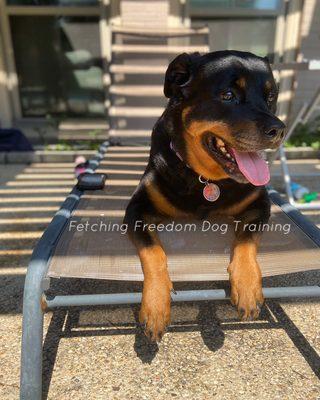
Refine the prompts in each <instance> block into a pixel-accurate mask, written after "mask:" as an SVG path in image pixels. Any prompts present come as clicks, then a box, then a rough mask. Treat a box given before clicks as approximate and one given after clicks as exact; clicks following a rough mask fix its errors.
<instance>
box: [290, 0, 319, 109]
mask: <svg viewBox="0 0 320 400" xmlns="http://www.w3.org/2000/svg"><path fill="white" fill-rule="evenodd" d="M300 57H301V58H306V59H318V60H319V59H320V1H318V0H305V1H304V7H303V14H302V23H301V47H300ZM296 83H297V89H296V93H295V98H294V101H293V104H292V112H291V116H292V115H295V114H296V112H297V110H298V109H299V108H300V107H301V105H302V104H303V102H305V101H309V100H310V99H311V98H312V96H313V95H314V93H315V91H316V90H317V88H319V87H320V71H312V72H310V71H306V72H298V73H297V80H296ZM318 113H319V111H318Z"/></svg>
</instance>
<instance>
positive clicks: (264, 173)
mask: <svg viewBox="0 0 320 400" xmlns="http://www.w3.org/2000/svg"><path fill="white" fill-rule="evenodd" d="M204 145H205V148H206V150H207V152H208V153H209V155H210V156H211V157H212V158H213V159H214V160H215V161H216V162H218V163H219V165H220V166H221V167H222V168H223V169H224V171H225V172H226V173H227V174H228V175H229V176H230V177H231V178H232V179H234V180H236V181H237V182H239V183H248V182H250V183H252V184H253V185H255V186H263V185H266V184H267V183H268V182H269V180H270V172H269V167H268V164H267V163H266V162H265V160H264V158H263V152H261V151H250V152H245V151H239V150H236V149H235V148H233V147H231V146H230V145H228V144H227V143H226V142H225V141H223V140H222V139H221V138H219V137H218V136H216V135H213V134H211V133H210V134H208V135H206V136H205V138H204Z"/></svg>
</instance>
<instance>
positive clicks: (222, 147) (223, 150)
mask: <svg viewBox="0 0 320 400" xmlns="http://www.w3.org/2000/svg"><path fill="white" fill-rule="evenodd" d="M219 149H220V151H222V153H226V152H227V150H226V148H225V147H224V146H221V147H220V148H219Z"/></svg>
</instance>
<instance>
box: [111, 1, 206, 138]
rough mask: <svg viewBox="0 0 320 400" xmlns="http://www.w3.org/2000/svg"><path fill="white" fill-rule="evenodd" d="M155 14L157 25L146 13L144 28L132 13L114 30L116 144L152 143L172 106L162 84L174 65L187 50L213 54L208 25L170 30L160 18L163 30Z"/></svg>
mask: <svg viewBox="0 0 320 400" xmlns="http://www.w3.org/2000/svg"><path fill="white" fill-rule="evenodd" d="M138 3H141V4H142V3H143V2H142V1H140V2H137V3H135V4H136V5H137V4H138ZM159 3H160V2H159ZM130 10H131V9H130ZM123 12H125V11H123ZM152 12H153V17H152V18H154V27H152V21H151V22H150V18H151V17H150V16H147V15H146V14H145V15H144V16H143V17H141V16H140V17H139V18H140V24H139V21H137V18H135V19H134V20H133V19H131V20H130V15H131V14H130V15H126V16H123V15H122V21H125V23H126V25H114V26H112V47H111V49H112V56H111V63H110V66H109V73H110V86H109V88H108V89H109V96H110V107H109V109H108V117H109V121H110V130H109V136H110V138H112V140H113V141H114V142H116V143H121V144H126V145H127V144H130V145H139V144H149V143H150V137H151V132H152V128H153V125H154V124H155V122H156V120H157V119H158V118H159V117H160V116H161V114H162V112H163V109H164V107H165V105H166V102H167V99H166V98H165V96H164V94H163V83H164V74H165V71H166V69H167V66H168V64H169V62H170V61H171V60H172V59H173V58H175V57H176V56H177V55H178V54H180V53H183V52H196V51H199V52H207V51H208V50H209V49H208V44H207V43H208V28H207V27H200V28H194V29H193V28H189V27H185V26H183V25H181V26H179V27H173V28H171V27H168V26H167V25H166V24H167V20H168V18H164V17H163V16H162V17H159V19H160V20H161V21H164V22H163V26H159V25H161V24H162V22H161V23H159V21H157V20H156V17H155V16H156V15H157V13H156V11H155V10H154V9H153V10H152ZM135 15H138V10H137V9H136V8H135ZM132 18H133V17H132ZM145 21H148V25H147V26H146V24H145V23H144V22H145ZM157 22H158V23H157Z"/></svg>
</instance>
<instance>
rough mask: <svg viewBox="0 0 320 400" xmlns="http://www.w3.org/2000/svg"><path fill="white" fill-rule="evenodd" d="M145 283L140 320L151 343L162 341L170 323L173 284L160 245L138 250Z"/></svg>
mask: <svg viewBox="0 0 320 400" xmlns="http://www.w3.org/2000/svg"><path fill="white" fill-rule="evenodd" d="M138 253H139V257H140V261H141V265H142V269H143V274H144V282H143V293H142V302H141V309H140V313H139V320H140V322H141V323H142V324H145V333H146V335H147V336H148V337H149V339H150V340H151V341H160V340H161V338H162V336H163V334H164V331H165V328H166V326H167V325H168V324H169V322H170V302H171V299H170V291H171V290H172V287H173V286H172V282H171V280H170V277H169V274H168V269H167V257H166V254H165V252H164V251H163V248H162V247H161V246H160V245H159V244H156V245H153V246H150V247H141V248H138Z"/></svg>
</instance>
